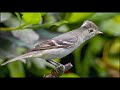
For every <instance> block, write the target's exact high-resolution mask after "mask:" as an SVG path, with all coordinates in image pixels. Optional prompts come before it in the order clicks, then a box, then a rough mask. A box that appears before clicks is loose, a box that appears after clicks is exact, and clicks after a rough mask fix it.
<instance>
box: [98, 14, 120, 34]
mask: <svg viewBox="0 0 120 90" xmlns="http://www.w3.org/2000/svg"><path fill="white" fill-rule="evenodd" d="M119 18H120V15H119V16H116V17H115V18H112V19H109V20H106V21H103V22H102V23H101V26H100V27H101V31H103V33H107V34H109V35H112V36H120V20H119Z"/></svg>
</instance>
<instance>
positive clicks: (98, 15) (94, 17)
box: [90, 13, 119, 21]
mask: <svg viewBox="0 0 120 90" xmlns="http://www.w3.org/2000/svg"><path fill="white" fill-rule="evenodd" d="M118 14H119V13H95V14H94V15H92V16H91V17H90V20H92V21H104V20H108V19H110V18H113V17H114V16H116V15H118Z"/></svg>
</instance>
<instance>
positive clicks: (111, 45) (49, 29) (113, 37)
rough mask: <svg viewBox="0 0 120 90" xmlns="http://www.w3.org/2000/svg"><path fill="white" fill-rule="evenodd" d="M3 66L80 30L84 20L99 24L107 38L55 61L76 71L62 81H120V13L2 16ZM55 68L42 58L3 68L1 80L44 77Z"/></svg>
mask: <svg viewBox="0 0 120 90" xmlns="http://www.w3.org/2000/svg"><path fill="white" fill-rule="evenodd" d="M0 14H1V15H0V18H1V21H0V64H1V63H3V62H4V61H7V60H9V59H10V58H13V57H15V56H18V55H21V54H23V53H25V52H26V51H27V50H29V49H31V48H33V47H34V46H35V45H36V44H38V43H40V42H42V41H43V40H46V39H49V38H52V37H55V36H57V35H59V34H61V33H65V32H68V31H70V30H73V29H76V28H79V27H80V26H81V24H82V23H83V21H84V20H91V21H93V22H94V23H96V24H97V26H98V27H99V29H100V31H102V32H103V33H104V34H103V35H97V36H95V37H94V38H92V39H90V40H88V41H87V42H85V43H83V44H82V45H81V46H80V47H79V48H78V49H77V50H75V51H74V52H73V53H72V54H70V55H68V56H66V57H64V58H62V59H56V60H55V61H57V62H61V63H63V64H66V63H68V62H71V63H72V64H73V68H72V69H71V70H69V72H67V73H65V74H63V75H62V76H61V77H60V78H67V77H69V78H79V77H80V78H81V77H120V63H119V62H120V13H93V12H89V13H88V12H86V13H85V12H84V13H83V12H80V13H76V12H72V13H47V12H36V13H35V12H30V13H28V12H21V13H18V12H16V13H9V12H8V13H2V12H1V13H0ZM52 69H53V66H51V65H50V64H48V63H47V62H45V60H42V59H38V58H31V59H27V63H26V64H24V63H22V62H20V61H15V62H12V63H10V64H8V65H6V66H3V67H1V66H0V77H43V76H44V75H46V74H48V73H50V72H51V71H52Z"/></svg>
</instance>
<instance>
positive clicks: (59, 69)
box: [46, 59, 65, 73]
mask: <svg viewBox="0 0 120 90" xmlns="http://www.w3.org/2000/svg"><path fill="white" fill-rule="evenodd" d="M46 61H47V62H48V63H50V64H52V65H54V66H55V70H56V72H57V73H63V72H64V70H65V66H64V65H63V64H61V63H58V62H54V61H53V60H50V59H47V60H46Z"/></svg>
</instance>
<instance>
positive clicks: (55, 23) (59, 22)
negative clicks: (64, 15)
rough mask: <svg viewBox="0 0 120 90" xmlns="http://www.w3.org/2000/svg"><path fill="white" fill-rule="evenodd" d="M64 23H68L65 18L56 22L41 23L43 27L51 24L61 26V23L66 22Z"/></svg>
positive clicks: (48, 26)
mask: <svg viewBox="0 0 120 90" xmlns="http://www.w3.org/2000/svg"><path fill="white" fill-rule="evenodd" d="M66 23H68V21H66V20H61V21H58V22H54V23H53V22H49V23H45V24H43V25H42V27H44V28H50V27H51V26H57V27H58V26H61V25H63V24H66Z"/></svg>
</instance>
